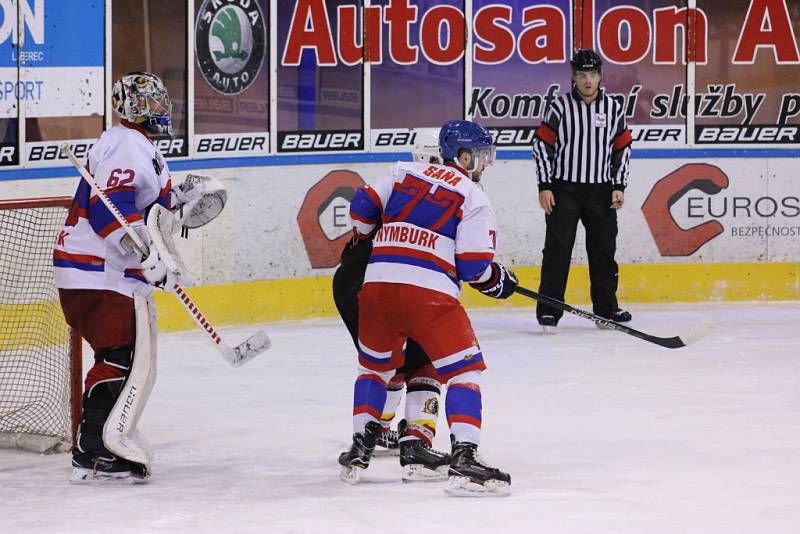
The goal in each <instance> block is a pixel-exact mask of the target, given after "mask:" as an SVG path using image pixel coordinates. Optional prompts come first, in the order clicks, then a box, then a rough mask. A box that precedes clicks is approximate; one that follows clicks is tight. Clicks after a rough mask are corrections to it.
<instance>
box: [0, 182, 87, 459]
mask: <svg viewBox="0 0 800 534" xmlns="http://www.w3.org/2000/svg"><path fill="white" fill-rule="evenodd" d="M71 202H72V199H71V198H70V197H50V198H34V199H17V200H0V447H12V448H22V449H28V450H33V451H36V452H55V451H68V450H69V449H70V448H71V447H72V444H73V442H74V437H75V435H76V430H77V426H78V421H79V418H80V408H81V395H82V393H83V384H82V377H83V369H82V359H81V344H82V342H81V338H80V335H79V334H78V333H77V332H74V331H71V329H70V328H69V326H67V324H66V322H65V321H64V315H63V313H62V311H61V306H60V303H59V299H58V290H57V289H56V287H55V284H54V281H53V245H54V244H55V242H56V239H57V238H58V235H59V232H60V231H61V229H62V228H63V226H64V220H65V219H66V216H67V211H68V209H69V206H70V204H71Z"/></svg>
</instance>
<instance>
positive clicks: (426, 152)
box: [411, 128, 442, 163]
mask: <svg viewBox="0 0 800 534" xmlns="http://www.w3.org/2000/svg"><path fill="white" fill-rule="evenodd" d="M414 133H416V137H415V138H414V140H415V141H416V142H415V143H414V148H413V149H412V151H411V153H412V154H413V155H414V161H416V162H420V163H441V162H442V154H441V152H440V151H439V128H416V129H415V130H414Z"/></svg>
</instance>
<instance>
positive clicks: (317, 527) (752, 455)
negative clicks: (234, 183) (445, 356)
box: [0, 303, 800, 534]
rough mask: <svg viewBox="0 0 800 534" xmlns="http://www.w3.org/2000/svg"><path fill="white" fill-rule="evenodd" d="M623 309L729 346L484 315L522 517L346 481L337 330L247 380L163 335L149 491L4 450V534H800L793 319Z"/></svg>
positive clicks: (489, 407) (478, 317)
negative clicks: (666, 342) (80, 476)
mask: <svg viewBox="0 0 800 534" xmlns="http://www.w3.org/2000/svg"><path fill="white" fill-rule="evenodd" d="M630 309H631V311H632V312H633V314H634V322H633V323H631V325H632V326H633V327H634V328H637V329H640V330H643V331H646V332H648V333H653V334H657V335H663V336H672V335H678V334H681V333H683V332H684V331H686V330H688V329H689V328H690V327H691V326H692V325H694V324H695V323H696V322H697V321H699V320H700V319H701V318H703V317H706V316H709V317H712V318H713V319H714V320H715V321H716V322H717V328H716V330H715V331H713V332H712V333H711V334H710V335H709V336H708V337H707V338H705V339H703V340H701V341H699V342H697V343H696V344H694V345H691V346H689V347H686V348H683V349H677V350H668V349H663V348H660V347H657V346H655V345H652V344H649V343H646V342H643V341H641V340H638V339H636V338H633V337H631V336H628V335H624V334H620V333H618V332H612V331H600V330H598V329H596V328H595V327H594V326H593V325H592V324H591V323H589V322H588V321H586V320H583V319H580V318H578V317H574V316H567V317H565V318H564V320H562V323H561V326H560V327H559V329H558V333H557V334H555V335H548V336H544V335H542V334H541V333H540V332H539V330H538V326H536V325H535V318H534V313H533V311H532V309H530V308H529V309H509V310H492V311H476V312H471V316H472V317H473V320H474V324H475V327H476V331H477V334H478V338H479V340H480V342H481V346H482V349H483V353H484V355H485V358H486V360H487V364H488V366H489V370H488V371H487V372H486V373H485V375H484V382H483V384H482V390H483V393H484V396H483V398H484V411H483V414H484V428H483V443H482V445H481V449H480V450H481V453H482V455H483V457H484V458H485V459H486V460H487V462H489V463H490V464H493V465H496V466H497V467H500V468H503V469H504V470H507V471H508V472H509V473H510V474H511V477H512V495H511V496H510V497H509V498H506V499H457V498H452V497H448V496H446V495H445V494H444V493H443V491H442V487H443V484H442V483H429V484H423V485H409V484H403V483H401V482H400V468H399V464H398V463H397V460H396V458H377V459H375V460H373V463H372V465H371V466H370V468H369V469H368V470H367V471H366V472H365V473H364V482H363V483H362V484H360V485H358V486H349V485H347V484H344V483H343V482H341V481H340V480H339V478H338V465H337V463H336V458H337V456H338V454H339V452H340V451H341V450H343V449H344V448H346V447H347V446H348V445H349V441H350V433H351V421H350V411H351V403H352V398H351V396H352V384H353V379H354V373H355V356H354V350H353V348H352V345H351V342H350V338H349V336H348V335H347V332H346V331H345V329H344V327H343V326H342V325H341V324H340V323H339V321H338V320H334V319H330V320H313V321H305V322H291V323H278V324H268V325H265V329H267V331H268V332H269V334H270V336H271V337H272V340H273V346H272V348H271V349H270V350H269V351H268V352H266V353H264V354H262V355H261V356H259V357H258V358H257V359H255V360H253V361H251V362H250V363H248V364H247V365H246V366H244V367H242V368H239V369H232V368H230V367H228V365H227V364H226V363H225V362H224V361H223V359H222V358H221V357H220V356H219V354H218V353H216V352H215V351H214V350H213V349H212V348H211V347H210V346H209V345H208V344H207V342H206V341H205V339H204V337H203V336H202V335H201V334H200V333H199V332H194V331H189V332H182V333H178V334H169V335H162V336H161V337H160V339H159V347H160V348H159V376H158V379H157V381H156V385H155V389H154V391H153V394H152V396H151V398H150V403H149V405H148V407H147V410H146V412H145V414H144V416H143V418H142V421H141V423H140V429H141V430H142V431H143V432H144V434H145V435H146V437H147V438H148V440H149V441H150V442H151V444H152V445H153V447H154V449H155V452H156V459H155V463H154V475H153V478H152V480H151V482H150V483H149V484H147V485H140V486H132V487H81V486H69V485H68V484H67V477H68V475H69V472H70V468H69V457H68V455H66V454H61V455H55V456H42V455H37V454H32V453H25V452H17V451H5V450H4V451H0V533H3V534H11V533H33V532H35V533H52V534H59V533H79V532H80V533H100V532H102V533H107V532H113V533H193V534H222V533H327V532H331V533H333V532H335V533H365V532H376V533H394V532H398V533H400V532H402V533H412V532H432V533H437V534H438V533H444V532H448V533H450V532H452V533H467V532H475V533H501V534H511V533H547V534H557V533H558V534H561V533H586V534H604V533H608V534H612V533H613V534H627V533H630V534H645V533H664V534H679V533H680V534H690V533H691V534H712V533H719V534H738V533H748V534H761V533H769V534H795V533H797V532H800V304H798V303H757V304H753V303H735V304H734V303H718V304H704V305H647V306H645V305H639V306H632V307H631V308H630ZM431 326H432V328H442V329H445V330H446V329H447V325H431ZM255 329H256V327H254V326H243V327H240V328H232V329H225V330H223V334H224V337H225V338H226V340H227V341H228V342H229V343H230V344H235V343H238V342H240V341H241V340H242V339H244V337H246V336H247V335H248V334H249V333H251V332H253V331H255ZM86 365H88V358H87V361H86ZM439 430H440V432H439V435H438V436H437V438H436V442H435V444H436V445H437V446H439V448H445V449H449V442H448V433H447V431H446V423H445V421H444V420H443V419H440V423H439Z"/></svg>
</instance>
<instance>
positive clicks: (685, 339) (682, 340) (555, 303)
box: [514, 286, 714, 349]
mask: <svg viewBox="0 0 800 534" xmlns="http://www.w3.org/2000/svg"><path fill="white" fill-rule="evenodd" d="M514 291H515V292H517V293H519V294H520V295H524V296H526V297H529V298H532V299H535V300H538V301H539V302H542V303H544V304H547V305H548V306H552V307H553V308H558V309H559V310H561V311H565V312H569V313H573V314H575V315H577V316H578V317H583V318H584V319H588V320H590V321H594V322H595V323H597V325H599V326H602V327H604V328H608V329H609V330H616V331H617V332H622V333H623V334H628V335H630V336H633V337H638V338H639V339H643V340H645V341H649V342H650V343H655V344H656V345H660V346H662V347H666V348H668V349H679V348H681V347H685V346H686V345H690V344H692V343H694V342H695V341H697V340H699V339H702V338H704V337H705V336H707V335H708V334H709V332H711V331H712V330H713V329H714V322H713V321H712V320H710V319H703V320H702V321H701V322H700V323H699V324H698V325H696V326H695V327H694V328H692V329H691V330H690V331H689V332H687V333H685V334H683V335H680V336H675V337H658V336H653V335H651V334H645V333H644V332H639V331H638V330H635V329H633V328H631V327H629V326H625V325H624V324H620V323H617V322H614V321H612V320H611V319H606V318H604V317H600V316H599V315H595V314H593V313H589V312H587V311H584V310H581V309H579V308H574V307H572V306H570V305H569V304H567V303H565V302H561V301H560V300H556V299H554V298H552V297H548V296H547V295H542V294H541V293H537V292H535V291H531V290H530V289H525V288H524V287H520V286H517V287H515V288H514Z"/></svg>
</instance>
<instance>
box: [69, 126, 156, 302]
mask: <svg viewBox="0 0 800 534" xmlns="http://www.w3.org/2000/svg"><path fill="white" fill-rule="evenodd" d="M86 167H87V169H88V170H89V172H90V173H91V174H92V175H93V176H94V177H95V179H96V180H97V182H98V183H99V184H100V187H102V189H103V190H104V191H105V193H106V194H107V195H108V197H109V198H110V199H111V201H112V202H113V203H114V205H115V206H116V207H117V208H118V209H119V211H120V212H122V214H123V216H124V217H125V220H127V221H128V222H129V223H130V225H131V226H133V227H136V226H142V225H144V217H145V213H146V212H147V210H148V209H149V208H150V207H151V206H152V205H153V204H156V203H158V204H161V205H162V206H164V207H166V208H169V207H170V202H171V195H172V192H171V190H172V184H171V181H170V174H169V169H168V168H167V164H166V162H165V161H164V158H163V157H162V156H161V153H160V152H159V150H158V148H156V146H155V145H154V144H153V143H152V142H151V141H150V139H148V137H147V136H146V135H145V134H144V133H143V132H142V131H140V130H139V129H138V128H137V127H134V126H132V125H127V124H120V125H118V126H114V127H113V128H111V129H110V130H108V131H106V132H104V133H103V135H101V136H100V139H98V141H97V142H96V143H95V144H94V146H92V148H91V150H89V154H88V156H87V164H86ZM124 235H125V231H124V230H123V229H122V228H121V226H120V224H119V222H118V221H117V220H116V219H115V218H114V216H113V215H112V214H111V212H110V211H109V210H108V209H107V208H106V206H105V204H103V202H102V201H101V200H100V199H99V197H98V196H97V195H96V194H94V192H93V190H92V189H91V186H90V185H89V184H88V183H87V182H86V180H84V179H81V181H80V183H79V184H78V190H77V191H76V192H75V198H74V199H73V201H72V206H71V207H70V211H69V215H68V216H67V220H66V223H65V225H64V229H63V230H62V231H61V233H60V234H59V236H58V240H57V242H56V245H55V248H54V250H53V268H54V269H53V270H54V274H55V282H56V286H57V287H59V288H64V289H108V290H111V291H116V292H117V293H122V294H123V295H127V296H133V293H134V292H140V293H142V292H144V293H149V292H151V291H152V289H153V288H152V286H150V285H148V284H147V282H146V281H145V279H144V277H143V276H142V271H141V261H140V259H139V257H138V256H137V254H135V253H131V252H128V251H126V250H125V249H124V248H123V247H122V245H121V239H122V237H123V236H124Z"/></svg>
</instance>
